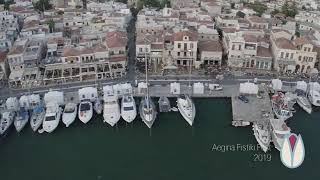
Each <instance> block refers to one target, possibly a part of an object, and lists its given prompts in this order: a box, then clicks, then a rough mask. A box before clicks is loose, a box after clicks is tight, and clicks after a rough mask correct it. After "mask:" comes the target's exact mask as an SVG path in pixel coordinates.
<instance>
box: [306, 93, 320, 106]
mask: <svg viewBox="0 0 320 180" xmlns="http://www.w3.org/2000/svg"><path fill="white" fill-rule="evenodd" d="M308 99H309V101H310V102H311V104H312V105H314V106H318V107H319V106H320V92H319V91H316V90H310V91H309V93H308Z"/></svg>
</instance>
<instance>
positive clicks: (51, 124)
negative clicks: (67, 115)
mask: <svg viewBox="0 0 320 180" xmlns="http://www.w3.org/2000/svg"><path fill="white" fill-rule="evenodd" d="M61 114H62V109H61V108H60V107H59V105H58V104H57V103H55V102H51V103H50V102H49V103H48V104H47V105H46V115H45V119H44V121H43V123H42V127H43V130H44V131H45V132H48V133H51V132H53V131H54V130H55V129H56V128H57V127H58V125H59V122H60V118H61Z"/></svg>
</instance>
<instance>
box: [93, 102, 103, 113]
mask: <svg viewBox="0 0 320 180" xmlns="http://www.w3.org/2000/svg"><path fill="white" fill-rule="evenodd" d="M102 108H103V105H102V103H101V100H100V99H99V98H97V99H96V100H95V102H94V106H93V109H94V111H96V113H97V114H101V113H102Z"/></svg>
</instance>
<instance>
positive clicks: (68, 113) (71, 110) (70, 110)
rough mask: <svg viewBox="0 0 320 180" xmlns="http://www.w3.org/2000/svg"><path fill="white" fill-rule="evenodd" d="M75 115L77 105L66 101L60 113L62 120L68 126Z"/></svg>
mask: <svg viewBox="0 0 320 180" xmlns="http://www.w3.org/2000/svg"><path fill="white" fill-rule="evenodd" d="M76 117H77V105H76V104H74V103H68V104H66V106H65V107H64V110H63V114H62V122H63V123H64V124H65V125H66V127H69V126H70V124H72V123H73V122H74V120H75V119H76Z"/></svg>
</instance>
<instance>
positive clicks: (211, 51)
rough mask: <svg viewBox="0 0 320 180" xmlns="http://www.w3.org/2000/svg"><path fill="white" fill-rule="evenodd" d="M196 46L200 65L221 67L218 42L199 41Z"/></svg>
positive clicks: (220, 47) (220, 51) (220, 49)
mask: <svg viewBox="0 0 320 180" xmlns="http://www.w3.org/2000/svg"><path fill="white" fill-rule="evenodd" d="M198 46H199V53H200V61H201V64H204V65H215V66H221V61H222V45H221V43H220V42H219V41H215V40H208V41H200V42H199V45H198Z"/></svg>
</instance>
